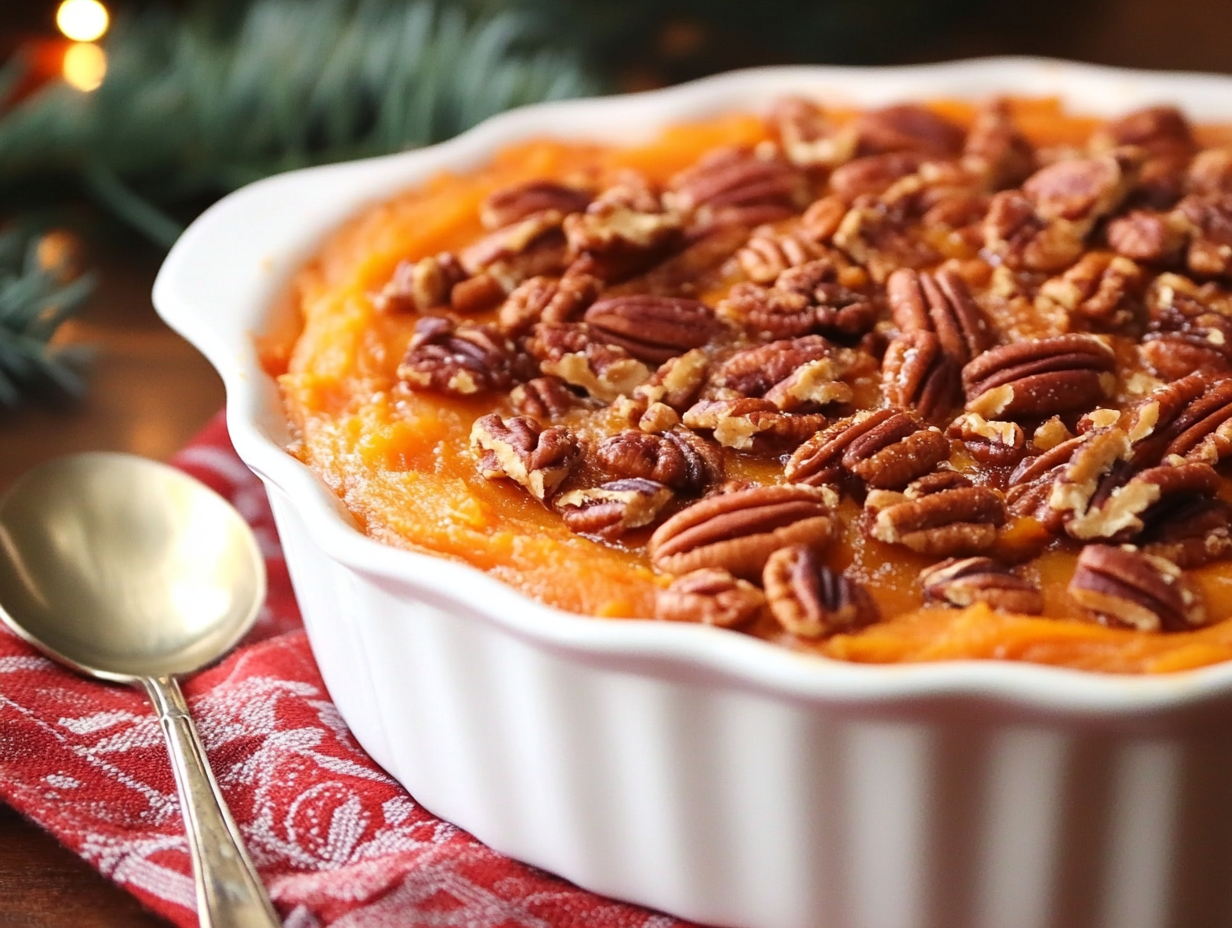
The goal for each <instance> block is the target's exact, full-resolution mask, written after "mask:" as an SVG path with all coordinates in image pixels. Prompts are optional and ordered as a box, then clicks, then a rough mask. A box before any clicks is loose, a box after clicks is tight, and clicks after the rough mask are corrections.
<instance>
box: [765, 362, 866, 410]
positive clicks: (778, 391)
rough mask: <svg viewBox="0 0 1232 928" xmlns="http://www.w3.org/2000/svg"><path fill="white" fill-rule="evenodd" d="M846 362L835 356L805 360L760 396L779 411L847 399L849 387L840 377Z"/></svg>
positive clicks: (844, 370)
mask: <svg viewBox="0 0 1232 928" xmlns="http://www.w3.org/2000/svg"><path fill="white" fill-rule="evenodd" d="M848 369H849V365H848V364H846V363H844V362H843V361H842V360H840V359H839V358H820V359H818V360H816V361H805V362H804V363H803V364H801V365H800V366H799V367H797V368H796V369H795V370H794V371H792V373H790V374H788V375H787V376H786V377H785V378H783V379H782V380H780V381H779V382H778V383H776V384H775V385H774V386H773V387H771V388H770V389H769V390H767V391H766V395H765V396H764V397H763V399H765V400H768V401H769V402H771V403H773V404H774V405H775V406H777V407H778V408H779V409H781V410H783V412H808V411H810V410H814V409H818V408H820V407H822V406H828V405H829V404H830V403H847V402H850V400H851V398H852V395H853V394H852V392H851V387H849V386H848V385H847V384H845V383H843V382H842V380H841V378H842V377H843V375H844V374H845V373H846V372H847V371H848Z"/></svg>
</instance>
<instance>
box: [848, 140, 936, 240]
mask: <svg viewBox="0 0 1232 928" xmlns="http://www.w3.org/2000/svg"><path fill="white" fill-rule="evenodd" d="M923 163H924V156H923V155H920V154H919V153H917V152H906V151H903V152H891V153H889V154H885V155H869V156H867V157H865V158H857V159H856V160H854V161H852V162H850V163H848V164H845V165H843V166H842V167H840V168H836V169H835V171H834V173H833V174H831V175H830V190H831V192H832V193H833V195H834V196H835V197H836V198H837V199H838V200H839V201H840V202H842V203H847V204H850V203H854V202H855V201H856V200H857V199H858V198H860V197H879V196H881V194H883V193H885V192H886V191H887V190H889V189H890V188H891V187H892V186H894V184H895V182H896V181H899V180H902V179H903V178H904V177H909V176H911V175H912V174H914V173H915V172H916V171H918V170H919V169H920V165H921V164H923ZM831 234H833V232H832V233H831Z"/></svg>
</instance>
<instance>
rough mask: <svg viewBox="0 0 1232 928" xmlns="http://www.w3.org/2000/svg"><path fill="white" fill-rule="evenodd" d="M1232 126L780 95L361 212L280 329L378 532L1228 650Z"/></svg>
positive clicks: (301, 413) (799, 617) (1160, 648)
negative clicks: (747, 110)
mask: <svg viewBox="0 0 1232 928" xmlns="http://www.w3.org/2000/svg"><path fill="white" fill-rule="evenodd" d="M1229 144H1232V134H1229V133H1228V132H1227V131H1226V130H1224V129H1221V128H1217V127H1194V126H1191V125H1190V124H1189V123H1188V122H1187V120H1186V119H1185V117H1184V116H1183V115H1182V114H1181V113H1180V112H1178V111H1177V110H1175V109H1172V108H1169V107H1164V106H1160V107H1154V108H1150V109H1145V110H1141V111H1138V112H1134V113H1130V114H1127V115H1126V116H1124V117H1123V118H1121V119H1119V120H1116V121H1113V122H1103V121H1097V120H1093V119H1087V118H1081V117H1077V116H1073V115H1069V114H1066V113H1063V112H1062V111H1061V110H1060V108H1059V107H1058V106H1057V104H1055V103H1054V102H1052V101H1047V100H998V101H994V102H990V103H989V104H987V105H984V106H980V107H971V106H969V105H967V104H961V103H950V102H934V103H931V104H929V105H927V106H923V105H898V106H892V107H889V108H885V109H879V110H868V111H862V112H854V111H850V110H843V109H838V108H833V107H826V106H823V105H821V104H819V103H817V102H815V101H811V100H804V99H785V100H782V101H780V102H779V103H778V104H776V105H775V106H774V107H773V108H772V110H771V111H770V112H769V113H767V114H765V115H764V117H760V116H758V117H755V116H749V115H734V116H726V117H722V118H718V119H714V120H711V121H709V122H706V123H700V124H690V125H682V126H677V127H675V128H673V129H671V130H669V131H667V132H666V133H664V134H663V135H661V136H660V137H658V138H656V139H655V140H653V141H652V142H650V143H647V144H644V145H641V146H639V147H629V148H612V147H604V146H598V145H589V144H579V143H566V142H558V141H551V140H541V141H535V142H531V143H525V144H520V145H517V146H515V147H511V148H508V149H506V150H505V151H503V152H502V153H501V154H500V155H499V156H498V157H497V158H496V159H495V160H494V161H493V162H492V163H491V164H488V165H485V166H483V167H481V168H479V169H477V170H473V171H469V172H467V173H464V174H459V175H451V176H445V177H440V178H438V179H437V180H436V181H434V182H433V183H431V184H429V185H427V186H426V187H423V188H420V189H416V190H413V191H410V192H407V193H404V194H402V195H399V196H398V197H396V198H394V199H392V200H390V201H389V202H387V203H384V204H381V205H379V206H376V207H373V208H372V209H370V210H369V211H367V212H366V213H365V214H364V215H362V216H360V217H358V218H356V219H355V220H354V221H352V222H351V223H350V224H349V225H348V226H347V227H346V228H344V229H343V230H341V231H340V232H339V233H338V234H337V235H336V236H335V237H334V238H333V240H332V241H330V242H329V243H328V244H327V245H326V247H325V248H324V249H323V250H322V251H321V252H320V254H319V255H318V256H317V257H316V258H315V259H314V260H313V261H312V262H311V263H310V264H308V265H307V266H306V267H305V268H304V269H303V270H302V271H301V273H300V274H299V275H298V277H297V279H296V282H295V286H294V288H293V292H292V293H291V295H290V299H291V301H292V302H293V303H294V304H295V306H296V307H297V308H298V311H299V312H298V316H299V320H300V323H301V325H302V327H301V328H299V329H298V330H297V331H296V332H295V333H294V335H293V336H288V337H287V338H282V339H278V338H274V339H271V340H270V342H269V343H268V344H267V345H266V346H265V348H266V363H267V366H268V367H270V368H271V369H273V370H276V371H277V372H279V373H280V374H281V376H280V384H281V387H282V390H283V395H284V400H285V405H286V408H287V411H288V415H289V417H290V419H291V421H292V423H293V425H294V427H295V429H296V433H297V435H298V436H299V437H298V439H297V441H296V443H295V446H294V447H293V449H292V450H293V452H294V453H295V454H297V455H298V456H299V457H300V458H301V459H302V460H304V461H305V462H306V463H308V464H309V465H310V466H311V467H312V468H313V469H314V470H316V471H317V473H319V474H320V475H321V476H322V477H323V478H324V479H325V480H326V481H327V483H328V484H329V485H330V486H331V487H332V488H333V489H334V490H335V492H337V493H338V495H339V496H340V498H341V499H342V500H343V502H344V503H345V505H346V506H347V508H348V509H349V510H350V511H351V512H352V513H353V514H354V516H355V517H356V518H357V519H358V520H359V522H360V524H361V526H362V527H363V528H364V530H365V531H367V532H368V533H369V534H370V535H372V536H373V537H376V538H378V539H381V540H384V541H388V542H390V543H393V544H397V545H402V546H407V547H414V548H417V549H422V550H428V551H431V552H434V553H437V554H440V555H443V556H446V557H453V558H459V559H463V560H465V561H467V562H469V563H471V564H474V565H475V566H477V567H479V568H481V569H484V570H486V571H488V572H490V573H492V574H493V575H495V576H497V577H500V578H501V579H503V580H505V581H507V582H509V583H510V584H512V585H513V586H515V587H517V588H519V589H521V590H523V591H524V592H526V593H529V594H530V595H532V596H535V597H537V598H539V599H541V600H543V601H545V602H548V603H550V604H552V605H556V606H559V607H561V608H564V609H567V610H572V611H576V612H583V613H589V614H593V615H601V616H608V617H613V618H616V617H630V618H633V617H651V616H654V617H657V618H659V619H663V620H671V621H692V622H704V623H708V624H712V625H718V626H722V627H725V628H731V629H736V630H739V631H741V632H744V633H748V634H752V635H756V636H758V637H761V638H765V639H769V640H772V641H776V642H779V643H782V644H785V645H788V646H790V647H792V648H796V649H799V650H804V651H813V652H816V653H820V654H825V655H829V656H832V657H838V658H843V659H848V660H855V661H866V662H894V661H918V660H936V659H944V658H963V657H997V658H1007V659H1021V660H1033V661H1040V662H1046V663H1054V664H1062V665H1066V666H1071V667H1081V668H1091V669H1101V670H1109V671H1125V672H1161V671H1168V670H1177V669H1184V668H1189V667H1195V666H1201V665H1205V664H1211V663H1215V662H1218V661H1223V660H1227V659H1229V658H1232V623H1229V622H1227V621H1225V620H1226V619H1228V618H1229V617H1232V590H1230V588H1229V587H1230V584H1232V508H1230V507H1229V502H1228V500H1229V499H1232V497H1230V496H1229V490H1230V485H1229V482H1228V480H1227V479H1226V478H1225V477H1224V476H1223V475H1222V473H1221V471H1220V469H1219V468H1220V465H1221V462H1222V461H1223V459H1224V458H1225V457H1228V456H1230V455H1232V147H1223V146H1225V145H1229Z"/></svg>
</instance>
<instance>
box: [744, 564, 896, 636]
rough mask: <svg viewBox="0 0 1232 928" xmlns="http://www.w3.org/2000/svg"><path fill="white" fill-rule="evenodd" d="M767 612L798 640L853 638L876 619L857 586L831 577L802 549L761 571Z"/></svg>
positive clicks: (875, 611)
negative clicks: (844, 634)
mask: <svg viewBox="0 0 1232 928" xmlns="http://www.w3.org/2000/svg"><path fill="white" fill-rule="evenodd" d="M762 586H763V587H765V590H766V602H767V604H768V605H769V606H770V612H771V613H772V614H773V615H774V617H775V618H776V619H777V620H778V622H779V624H780V625H782V626H783V628H784V629H786V630H787V631H788V632H790V633H791V634H793V635H795V636H796V637H798V638H823V637H825V636H827V635H835V634H839V633H842V632H852V631H856V630H858V629H861V628H864V627H865V626H866V625H871V624H873V623H874V622H876V621H878V620H879V619H880V618H881V612H880V610H879V609H878V608H877V604H876V603H875V602H873V598H872V596H870V595H869V593H868V590H866V589H865V588H864V587H863V586H862V585H861V584H859V583H856V582H855V581H854V580H852V579H851V578H849V577H846V576H844V575H843V574H840V573H835V572H834V571H832V570H831V569H830V568H829V567H827V566H826V565H825V564H823V563H822V562H821V559H820V558H818V556H817V552H816V551H814V550H813V549H812V548H810V547H809V546H807V545H790V546H788V547H786V548H780V549H779V550H778V551H775V552H774V553H773V554H771V555H770V557H769V559H767V561H766V566H765V569H764V570H763V571H762Z"/></svg>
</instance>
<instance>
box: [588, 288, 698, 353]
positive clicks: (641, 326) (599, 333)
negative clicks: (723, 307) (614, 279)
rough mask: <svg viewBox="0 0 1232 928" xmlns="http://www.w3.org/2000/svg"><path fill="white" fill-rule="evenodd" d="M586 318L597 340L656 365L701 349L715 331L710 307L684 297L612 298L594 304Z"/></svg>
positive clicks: (644, 296) (640, 296) (638, 296)
mask: <svg viewBox="0 0 1232 928" xmlns="http://www.w3.org/2000/svg"><path fill="white" fill-rule="evenodd" d="M584 318H585V320H586V322H587V323H588V324H589V326H590V331H591V333H592V334H593V335H594V336H595V337H596V338H599V339H601V340H603V341H605V342H607V343H609V344H612V345H619V346H620V347H621V348H623V349H625V351H627V352H629V354H631V355H633V357H635V358H638V359H639V360H642V361H653V362H654V363H656V364H658V363H661V362H663V361H666V360H667V359H668V358H673V357H675V356H676V355H679V354H683V353H684V352H685V351H688V350H689V349H691V348H700V347H701V346H702V345H704V344H705V343H706V342H707V341H708V340H709V339H710V337H711V335H713V334H714V332H715V330H716V323H715V319H714V314H713V313H712V312H711V310H710V307H708V306H707V305H706V304H704V303H700V302H698V301H697V300H689V299H685V298H683V297H668V296H649V295H635V296H618V297H613V298H610V299H605V300H600V301H599V302H597V303H595V304H593V305H592V306H591V307H590V309H588V310H586V315H585V317H584Z"/></svg>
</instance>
